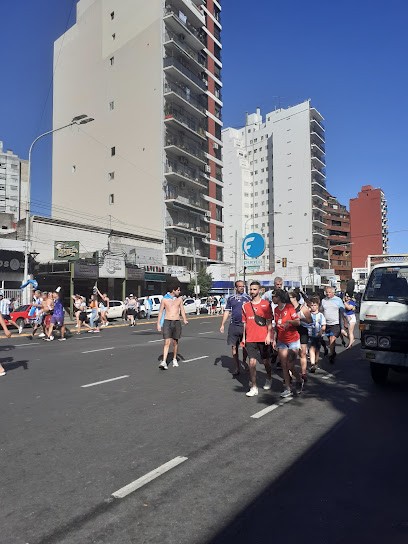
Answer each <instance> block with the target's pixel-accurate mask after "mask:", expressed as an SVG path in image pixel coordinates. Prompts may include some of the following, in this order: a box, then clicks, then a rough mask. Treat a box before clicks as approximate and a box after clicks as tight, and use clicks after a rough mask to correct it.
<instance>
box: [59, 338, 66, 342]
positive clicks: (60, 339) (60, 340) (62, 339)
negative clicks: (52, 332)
mask: <svg viewBox="0 0 408 544" xmlns="http://www.w3.org/2000/svg"><path fill="white" fill-rule="evenodd" d="M64 340H66V338H59V339H58V342H63V341H64Z"/></svg>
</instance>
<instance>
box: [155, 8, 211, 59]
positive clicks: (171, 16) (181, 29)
mask: <svg viewBox="0 0 408 544" xmlns="http://www.w3.org/2000/svg"><path fill="white" fill-rule="evenodd" d="M178 13H179V12H178ZM164 22H165V23H166V27H167V28H169V29H170V30H172V31H173V32H175V33H176V34H178V35H180V34H182V35H183V36H184V40H185V41H186V42H187V43H188V45H189V46H190V47H192V48H193V49H195V50H196V51H201V49H204V47H205V45H206V37H205V33H204V31H202V30H197V28H195V27H194V26H193V25H192V24H191V23H190V22H189V21H188V20H187V19H186V20H184V21H183V20H181V19H180V17H179V15H178V14H177V12H176V11H173V9H172V8H170V7H165V8H164ZM204 24H205V23H203V24H202V25H201V26H204Z"/></svg>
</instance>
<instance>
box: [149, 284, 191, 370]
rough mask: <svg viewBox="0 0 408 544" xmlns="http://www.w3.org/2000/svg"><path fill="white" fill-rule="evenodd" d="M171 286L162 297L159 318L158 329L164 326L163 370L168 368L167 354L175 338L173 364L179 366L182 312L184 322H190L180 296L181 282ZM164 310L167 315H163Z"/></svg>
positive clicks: (161, 364)
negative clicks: (178, 351)
mask: <svg viewBox="0 0 408 544" xmlns="http://www.w3.org/2000/svg"><path fill="white" fill-rule="evenodd" d="M169 287H170V289H169V292H168V293H167V295H165V296H164V297H163V298H162V301H161V304H160V311H159V315H158V318H157V330H158V331H159V332H161V330H162V327H163V338H164V347H163V360H162V362H161V363H160V364H159V368H161V369H162V370H167V368H168V367H167V355H168V353H169V347H170V340H173V366H174V367H176V366H179V365H178V362H177V349H178V341H179V339H180V337H181V323H180V312H181V316H182V318H183V321H184V324H185V325H187V323H188V321H187V319H186V313H185V311H184V306H183V300H182V298H181V297H180V284H179V283H178V282H173V283H171V284H170V286H169ZM163 312H164V314H165V315H163ZM162 316H163V319H162Z"/></svg>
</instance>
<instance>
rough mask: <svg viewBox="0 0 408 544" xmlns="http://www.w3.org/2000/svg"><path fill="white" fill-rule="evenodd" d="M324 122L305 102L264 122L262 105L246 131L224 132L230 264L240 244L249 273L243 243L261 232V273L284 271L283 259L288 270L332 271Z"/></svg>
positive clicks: (281, 110)
mask: <svg viewBox="0 0 408 544" xmlns="http://www.w3.org/2000/svg"><path fill="white" fill-rule="evenodd" d="M322 120H323V117H322V116H321V115H320V113H319V112H318V111H317V110H316V109H315V108H313V107H312V106H311V105H310V102H309V101H306V102H303V103H301V104H298V105H296V106H293V107H290V108H287V109H278V110H275V111H272V112H270V113H268V114H266V116H265V119H263V117H262V115H261V112H260V110H259V108H258V109H257V112H256V113H253V114H251V115H247V120H246V124H245V126H244V127H242V128H241V129H234V128H226V129H225V130H223V133H222V135H223V144H224V147H223V161H224V178H223V179H224V184H225V189H224V196H225V199H224V203H225V213H224V223H225V228H224V235H225V260H226V261H228V262H231V263H234V262H235V251H236V250H235V247H236V246H237V253H238V267H239V268H240V269H242V266H243V264H242V259H243V254H242V240H243V238H244V237H245V236H246V234H249V233H250V232H259V233H261V234H262V235H263V236H264V239H265V241H266V250H265V253H264V254H263V256H262V259H263V266H261V267H260V270H262V269H263V270H280V271H281V272H282V270H281V268H282V264H283V260H284V259H286V263H285V264H286V266H287V268H289V267H293V268H299V267H302V266H307V267H316V268H327V265H328V259H327V236H326V233H325V230H324V226H325V225H324V222H323V216H324V214H325V210H324V207H325V206H324V205H325V198H324V196H323V195H324V188H325V185H326V184H325V179H326V176H325V159H324V155H325V140H324V127H323V125H322ZM236 233H237V235H236ZM284 270H285V269H283V272H284ZM300 276H301V274H300V275H299V277H300Z"/></svg>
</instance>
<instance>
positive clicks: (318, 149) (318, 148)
mask: <svg viewBox="0 0 408 544" xmlns="http://www.w3.org/2000/svg"><path fill="white" fill-rule="evenodd" d="M311 149H312V153H314V154H315V155H316V156H319V157H321V160H324V158H323V157H322V155H325V153H326V152H325V151H324V146H319V145H317V144H314V143H312V144H311Z"/></svg>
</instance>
